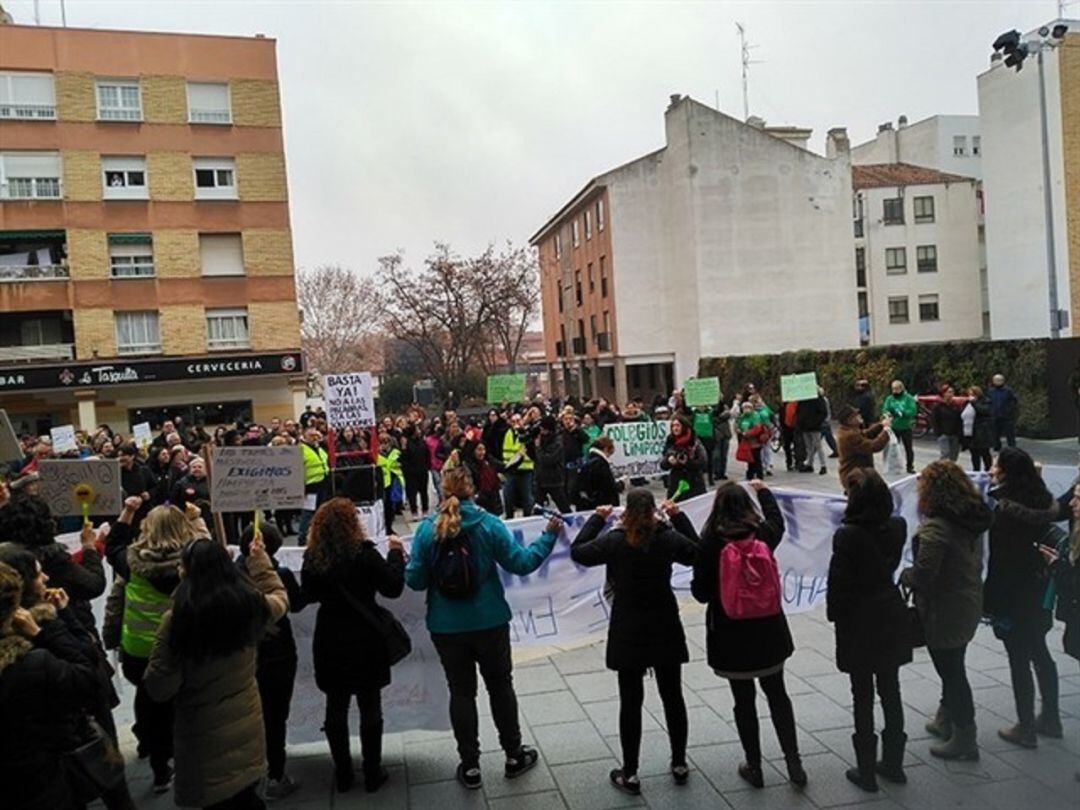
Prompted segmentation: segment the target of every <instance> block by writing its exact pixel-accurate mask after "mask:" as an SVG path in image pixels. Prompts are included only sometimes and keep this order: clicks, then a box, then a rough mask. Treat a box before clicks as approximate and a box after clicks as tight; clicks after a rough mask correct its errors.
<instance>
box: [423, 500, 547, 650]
mask: <svg viewBox="0 0 1080 810" xmlns="http://www.w3.org/2000/svg"><path fill="white" fill-rule="evenodd" d="M435 518H436V516H435V515H432V516H429V517H427V518H425V519H424V520H423V522H421V523H420V525H419V526H418V527H417V529H416V533H415V534H414V535H413V542H412V557H411V559H410V560H409V565H408V567H407V568H406V569H405V583H406V584H407V585H408V586H409V587H410V588H412V589H413V590H414V591H425V590H426V591H427V592H428V598H427V628H428V630H429V631H431V632H432V633H467V632H470V631H473V630H490V629H491V628H493V627H499V626H501V625H504V624H507V623H508V622H509V621H510V617H511V613H510V605H508V604H507V602H506V595H505V593H504V591H503V584H502V579H501V577H500V575H499V570H498V569H499V568H500V567H501V568H503V569H505V570H506V571H509V572H510V573H511V574H517V575H518V576H522V577H523V576H526V575H527V574H531V573H532V572H533V571H535V570H536V569H538V568H539V567H540V566H541V565H542V564H543V563H544V560H546V559H547V557H548V555H549V554H551V550H552V548H554V547H555V539H556V535H555V534H554V533H552V532H547V531H545V532H544V533H543V534H541V535H540V537H539V538H537V539H536V540H534V541H533V542H532V543H530V544H529V545H528V546H525V545H522V544H521V543H519V542H518V540H517V539H516V538H515V537H514V535H512V534H511V533H510V530H509V529H508V528H506V524H505V523H503V522H502V520H500V519H499V518H498V517H496V516H495V515H492V514H490V513H489V512H486V511H484V510H483V509H481V508H480V507H478V506H477V505H476V504H475V503H473V502H472V501H471V500H469V499H465V500H463V501H461V532H462V534H467V535H468V537H469V541H470V543H471V545H472V551H473V558H474V560H475V564H476V572H477V576H478V579H479V584H478V586H477V589H476V593H474V594H473V595H472V597H471V598H469V599H447V598H446V597H445V596H443V595H442V593H440V592H439V589H438V588H436V587H433V585H432V582H431V562H432V558H433V556H434V551H435V543H437V542H438V539H437V537H436V535H435Z"/></svg>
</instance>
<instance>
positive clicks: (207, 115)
mask: <svg viewBox="0 0 1080 810" xmlns="http://www.w3.org/2000/svg"><path fill="white" fill-rule="evenodd" d="M188 123H190V124H231V123H232V113H231V112H230V111H229V110H198V109H195V108H194V107H193V108H191V109H190V110H188Z"/></svg>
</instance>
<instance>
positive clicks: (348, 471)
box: [334, 464, 383, 503]
mask: <svg viewBox="0 0 1080 810" xmlns="http://www.w3.org/2000/svg"><path fill="white" fill-rule="evenodd" d="M380 472H381V471H380V470H379V468H378V467H376V466H375V465H373V464H365V465H364V466H362V467H339V468H338V469H336V470H334V485H335V487H336V488H337V494H338V495H339V496H342V497H345V498H348V499H349V500H350V501H352V502H353V503H376V502H378V501H381V500H382V496H383V487H382V475H381V474H380Z"/></svg>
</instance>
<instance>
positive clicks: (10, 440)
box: [0, 408, 23, 461]
mask: <svg viewBox="0 0 1080 810" xmlns="http://www.w3.org/2000/svg"><path fill="white" fill-rule="evenodd" d="M22 455H23V451H22V445H21V444H19V437H18V436H16V435H15V428H13V427H12V426H11V420H10V419H8V415H7V411H5V410H4V409H3V408H0V461H13V460H14V459H17V458H22Z"/></svg>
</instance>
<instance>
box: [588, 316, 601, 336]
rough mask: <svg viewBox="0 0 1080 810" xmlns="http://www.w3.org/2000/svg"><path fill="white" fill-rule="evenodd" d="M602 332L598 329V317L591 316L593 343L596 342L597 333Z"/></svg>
mask: <svg viewBox="0 0 1080 810" xmlns="http://www.w3.org/2000/svg"><path fill="white" fill-rule="evenodd" d="M599 331H600V330H599V329H597V328H596V316H595V315H590V316H589V334H590V335H592V339H593V342H596V333H597V332H599Z"/></svg>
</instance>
